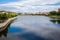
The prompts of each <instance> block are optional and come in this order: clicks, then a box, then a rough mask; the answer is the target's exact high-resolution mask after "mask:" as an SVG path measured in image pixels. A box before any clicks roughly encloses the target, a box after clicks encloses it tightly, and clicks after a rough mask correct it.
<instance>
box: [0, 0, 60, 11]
mask: <svg viewBox="0 0 60 40" xmlns="http://www.w3.org/2000/svg"><path fill="white" fill-rule="evenodd" d="M58 2H60V0H23V1H18V2H10V3H7V4H0V9H1V7H2V9H3V10H9V11H10V10H11V9H12V11H17V12H35V11H51V10H57V9H58V8H60V5H59V6H48V5H46V4H55V3H58Z"/></svg>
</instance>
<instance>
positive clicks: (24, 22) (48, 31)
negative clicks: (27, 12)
mask: <svg viewBox="0 0 60 40" xmlns="http://www.w3.org/2000/svg"><path fill="white" fill-rule="evenodd" d="M58 19H59V18H58ZM56 22H58V24H60V20H57V19H56V18H50V17H46V16H19V17H18V18H17V19H16V20H15V21H14V22H13V23H12V24H11V25H10V28H9V27H8V28H7V29H5V30H4V31H2V32H0V35H1V36H2V35H4V36H5V37H7V38H5V40H53V39H54V40H59V39H60V28H59V27H58V26H60V25H58V24H56V25H58V26H56V25H55V24H54V23H56ZM4 32H5V33H4Z"/></svg>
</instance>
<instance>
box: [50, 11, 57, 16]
mask: <svg viewBox="0 0 60 40" xmlns="http://www.w3.org/2000/svg"><path fill="white" fill-rule="evenodd" d="M49 15H57V12H56V11H51V12H49Z"/></svg>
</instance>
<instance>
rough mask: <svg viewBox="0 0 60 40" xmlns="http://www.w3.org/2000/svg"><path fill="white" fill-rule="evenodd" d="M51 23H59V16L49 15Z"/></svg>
mask: <svg viewBox="0 0 60 40" xmlns="http://www.w3.org/2000/svg"><path fill="white" fill-rule="evenodd" d="M50 21H51V22H52V23H54V24H60V18H52V17H51V20H50Z"/></svg>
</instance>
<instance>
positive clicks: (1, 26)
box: [0, 17, 17, 31]
mask: <svg viewBox="0 0 60 40" xmlns="http://www.w3.org/2000/svg"><path fill="white" fill-rule="evenodd" d="M16 18H17V17H13V18H9V19H8V20H6V21H5V22H3V23H0V31H2V30H4V29H5V28H6V27H7V26H8V25H9V24H10V23H11V21H13V20H14V19H16Z"/></svg>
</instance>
